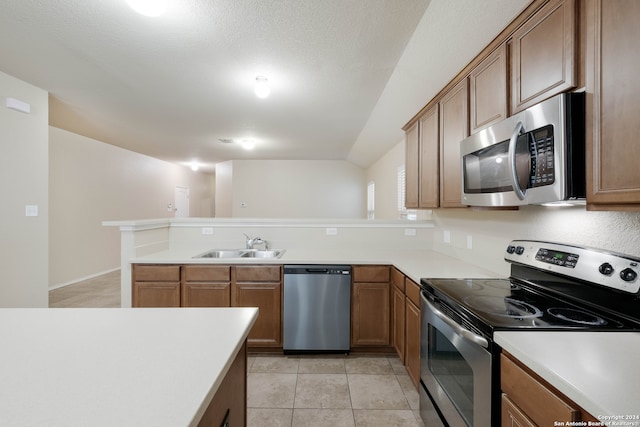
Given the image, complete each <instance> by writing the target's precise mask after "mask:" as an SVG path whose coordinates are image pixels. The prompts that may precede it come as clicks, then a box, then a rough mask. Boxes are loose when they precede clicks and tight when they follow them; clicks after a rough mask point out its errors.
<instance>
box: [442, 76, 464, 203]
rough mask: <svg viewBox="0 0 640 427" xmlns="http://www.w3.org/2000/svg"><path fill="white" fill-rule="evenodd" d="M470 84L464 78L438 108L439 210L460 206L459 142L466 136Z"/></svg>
mask: <svg viewBox="0 0 640 427" xmlns="http://www.w3.org/2000/svg"><path fill="white" fill-rule="evenodd" d="M468 101H469V85H468V84H467V79H463V80H462V81H461V82H460V83H458V84H457V85H455V86H454V87H453V88H452V89H451V90H450V91H449V92H447V93H446V94H445V95H444V96H443V97H442V99H441V100H440V102H439V105H440V207H443V208H458V207H466V206H465V205H463V204H462V171H461V161H460V141H462V140H463V139H465V138H466V137H468V136H469V102H468Z"/></svg>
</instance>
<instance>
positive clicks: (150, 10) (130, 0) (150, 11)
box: [127, 0, 169, 17]
mask: <svg viewBox="0 0 640 427" xmlns="http://www.w3.org/2000/svg"><path fill="white" fill-rule="evenodd" d="M127 4H128V5H129V7H131V9H133V10H135V11H136V12H138V13H139V14H141V15H144V16H151V17H156V16H160V15H162V14H163V13H165V12H166V11H167V9H168V8H169V0H127Z"/></svg>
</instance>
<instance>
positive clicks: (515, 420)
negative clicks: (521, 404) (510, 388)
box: [502, 394, 536, 427]
mask: <svg viewBox="0 0 640 427" xmlns="http://www.w3.org/2000/svg"><path fill="white" fill-rule="evenodd" d="M502 426H503V427H507V426H513V427H516V426H518V427H536V425H535V424H534V423H533V421H531V420H530V419H529V417H527V415H526V414H525V413H523V412H522V410H521V409H520V408H518V407H517V406H516V405H515V404H514V403H513V402H512V401H511V399H509V397H507V395H506V394H503V395H502Z"/></svg>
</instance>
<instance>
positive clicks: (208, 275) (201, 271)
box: [184, 265, 231, 282]
mask: <svg viewBox="0 0 640 427" xmlns="http://www.w3.org/2000/svg"><path fill="white" fill-rule="evenodd" d="M184 280H185V281H187V282H228V281H230V280H231V267H230V266H228V265H185V266H184Z"/></svg>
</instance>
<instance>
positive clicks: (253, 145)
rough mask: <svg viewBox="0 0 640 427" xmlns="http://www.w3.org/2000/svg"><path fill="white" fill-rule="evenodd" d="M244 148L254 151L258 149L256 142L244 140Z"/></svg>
mask: <svg viewBox="0 0 640 427" xmlns="http://www.w3.org/2000/svg"><path fill="white" fill-rule="evenodd" d="M242 148H244V149H245V150H253V149H254V148H256V142H255V141H254V140H253V139H243V140H242Z"/></svg>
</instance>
